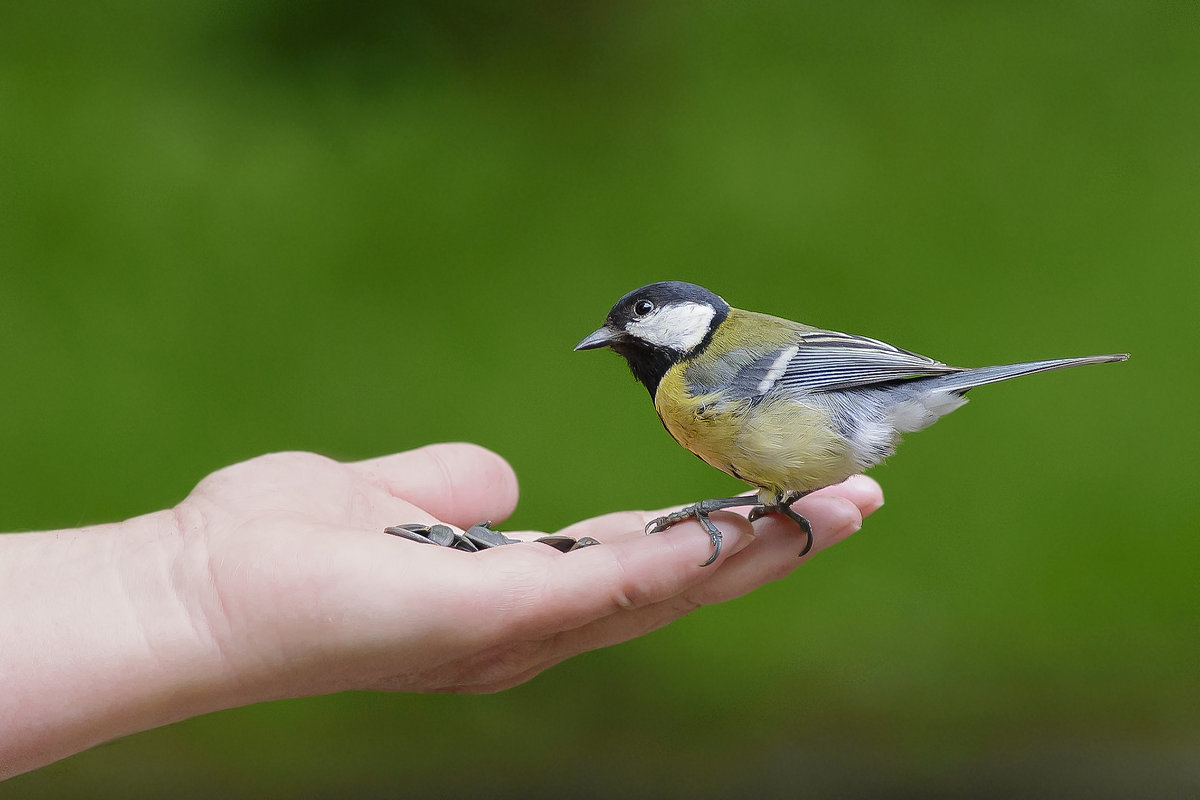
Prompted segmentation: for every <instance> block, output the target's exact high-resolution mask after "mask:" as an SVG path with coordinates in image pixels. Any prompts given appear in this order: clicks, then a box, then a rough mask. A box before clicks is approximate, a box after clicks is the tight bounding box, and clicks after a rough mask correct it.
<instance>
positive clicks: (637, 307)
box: [633, 300, 654, 317]
mask: <svg viewBox="0 0 1200 800" xmlns="http://www.w3.org/2000/svg"><path fill="white" fill-rule="evenodd" d="M653 310H654V303H651V302H650V301H649V300H638V301H637V302H636V303H634V304H633V313H634V314H637V315H638V316H639V317H644V316H646V315H647V314H649V313H650V312H651V311H653Z"/></svg>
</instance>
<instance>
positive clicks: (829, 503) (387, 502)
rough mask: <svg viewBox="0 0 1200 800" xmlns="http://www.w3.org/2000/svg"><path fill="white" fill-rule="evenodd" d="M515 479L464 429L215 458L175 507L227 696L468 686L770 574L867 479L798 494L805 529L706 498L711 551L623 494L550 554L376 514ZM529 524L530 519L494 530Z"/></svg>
mask: <svg viewBox="0 0 1200 800" xmlns="http://www.w3.org/2000/svg"><path fill="white" fill-rule="evenodd" d="M516 499H517V484H516V479H515V477H514V476H513V474H512V471H511V469H510V468H509V466H508V465H507V464H506V463H505V462H504V461H503V460H502V459H501V458H500V457H498V456H496V455H495V454H492V453H490V452H488V451H486V450H484V449H482V448H480V447H477V446H474V445H467V444H444V445H433V446H430V447H424V448H421V449H418V450H413V451H410V452H406V453H400V454H397V455H393V456H386V457H383V458H378V459H373V460H369V461H362V462H357V463H347V464H342V463H338V462H336V461H332V460H330V459H327V458H323V457H321V456H316V455H313V454H309V453H281V454H276V455H270V456H263V457H260V458H256V459H252V460H250V461H247V462H244V463H241V464H237V465H234V466H232V467H228V468H226V469H223V470H220V471H218V472H216V473H214V474H213V475H211V476H209V477H208V478H206V479H205V480H204V481H202V482H201V483H200V484H199V485H198V486H197V487H196V489H195V490H194V491H193V492H192V493H191V495H189V496H188V498H187V499H186V500H184V501H183V502H182V503H181V504H180V505H179V506H178V507H177V509H176V518H177V519H178V520H179V523H180V527H181V530H182V531H183V541H184V542H185V543H186V546H185V548H184V549H183V551H182V552H183V553H184V561H185V563H186V565H187V566H186V567H185V568H184V569H183V570H182V573H181V574H184V575H189V574H190V575H193V576H202V579H201V580H196V581H191V582H189V583H186V584H184V585H183V587H182V588H183V589H184V590H185V591H186V592H187V593H188V594H187V596H186V597H185V598H184V601H185V604H186V605H187V606H188V607H189V608H191V609H192V611H193V616H194V620H195V622H194V628H195V629H196V630H197V631H200V632H201V635H202V637H203V638H205V639H206V641H207V644H208V646H209V647H210V648H212V651H213V652H214V653H219V654H220V659H221V661H222V662H223V665H224V669H225V670H227V673H228V674H229V675H231V676H236V683H237V685H238V687H239V691H240V692H241V696H240V699H239V700H238V701H237V702H248V701H250V699H268V698H271V697H284V696H299V695H309V694H321V693H327V692H334V691H340V690H345V689H384V690H402V691H422V692H426V691H457V692H486V691H495V690H499V689H504V688H507V687H510V686H513V685H516V684H519V683H521V682H523V681H525V680H528V679H529V678H531V677H533V676H534V675H536V674H538V673H539V672H541V671H542V670H544V669H546V668H547V667H550V666H552V665H553V664H556V663H558V662H559V661H562V660H564V659H566V658H569V657H570V656H572V655H575V654H577V653H580V652H583V651H586V650H592V649H596V648H599V647H604V646H606V645H610V644H616V643H618V642H622V641H625V640H627V639H631V638H634V637H636V636H640V635H642V634H644V633H647V632H649V631H652V630H654V629H656V628H659V627H662V626H663V625H666V624H667V623H669V622H671V621H672V620H674V619H677V618H679V617H681V616H683V615H684V614H687V613H689V612H690V611H692V610H694V609H696V608H698V607H699V606H702V605H708V604H712V603H718V602H723V601H725V600H729V599H732V598H734V597H738V596H740V595H742V594H745V593H746V592H748V591H751V590H752V589H754V588H756V587H758V586H760V585H762V584H763V583H765V582H767V581H769V580H772V579H775V578H780V577H783V576H784V575H786V574H788V573H790V572H791V571H792V570H793V569H794V568H795V567H796V566H798V565H799V564H801V563H803V561H805V560H807V558H811V557H812V555H814V554H815V553H816V552H818V551H820V550H821V549H823V548H825V547H828V546H830V545H832V544H834V543H836V542H837V541H840V540H841V539H843V538H845V537H846V536H848V535H849V534H850V533H852V532H853V531H855V530H857V529H858V527H859V526H860V525H861V521H862V517H863V516H865V515H867V514H870V513H871V512H872V511H874V510H875V509H876V508H878V507H879V506H880V505H881V504H882V495H881V493H880V490H879V487H878V485H877V484H875V482H874V481H872V480H870V479H869V478H864V477H861V476H859V477H855V478H852V479H850V480H849V481H846V482H845V483H843V484H841V485H839V486H836V487H830V488H828V489H825V490H822V491H820V492H816V493H814V494H813V495H811V496H809V497H806V498H804V499H803V500H802V501H800V503H798V505H797V509H798V510H799V511H800V513H802V514H803V515H804V516H805V517H807V518H808V519H809V521H810V522H811V523H812V526H813V533H814V539H815V541H814V546H813V550H812V552H811V553H810V554H809V555H808V556H806V557H805V559H798V558H797V557H796V555H797V553H798V552H799V549H800V547H802V545H803V535H802V534H801V532H800V531H799V530H798V529H797V528H796V527H795V525H794V523H792V522H790V521H788V520H784V519H782V518H779V517H776V516H770V517H766V518H764V519H761V520H758V521H756V522H755V523H754V524H753V525H751V523H749V522H747V521H746V519H745V518H744V517H741V516H738V515H735V514H730V513H719V514H714V515H713V517H712V519H713V521H714V522H715V523H716V524H717V525H718V527H719V528H720V529H721V531H722V533H723V534H724V537H725V549H724V552H723V554H722V557H721V558H720V559H719V560H718V561H717V562H716V563H715V564H714V565H712V566H710V567H699V566H698V564H699V563H700V562H701V561H703V560H704V559H705V558H706V557H707V556H708V553H709V548H710V547H711V545H710V543H709V538H708V536H707V534H705V533H704V532H703V530H702V529H701V528H700V526H699V525H698V524H696V523H695V522H689V523H684V524H680V525H677V526H675V527H673V528H671V529H670V530H668V531H666V532H664V533H660V534H655V535H653V536H647V535H645V533H644V526H645V525H646V523H647V522H648V521H649V520H651V519H653V518H654V517H656V516H658V515H659V514H660V513H661V512H640V511H627V512H618V513H615V514H608V515H605V516H601V517H597V518H595V519H591V520H587V521H584V522H580V523H577V524H575V525H572V526H570V527H568V528H566V529H564V530H563V531H561V533H563V534H566V535H569V536H573V537H582V536H592V537H594V538H596V539H598V540H600V542H601V543H602V544H603V546H602V547H590V548H586V549H583V550H579V551H575V552H572V553H569V554H563V553H560V552H558V551H557V550H555V549H553V548H550V547H548V546H546V545H543V544H537V543H533V542H529V541H526V542H524V543H521V544H514V545H506V546H502V547H496V548H492V549H489V550H484V551H481V552H479V553H463V552H459V551H455V550H450V549H445V548H439V547H432V546H429V545H422V544H417V543H414V542H410V541H406V540H404V539H400V538H397V537H392V536H387V535H384V534H383V533H382V530H383V528H384V527H386V526H388V525H393V524H396V523H400V522H421V523H426V524H430V523H433V522H443V523H446V524H450V525H453V526H456V527H459V528H465V527H468V526H470V525H472V524H474V523H476V522H479V521H480V520H482V519H495V520H502V519H504V518H505V517H507V516H508V515H509V513H511V511H512V509H513V507H514V506H515V505H516ZM505 535H507V536H509V537H512V538H518V539H522V540H531V539H533V538H535V537H537V536H540V535H543V534H541V533H537V532H512V531H507V530H506V531H505Z"/></svg>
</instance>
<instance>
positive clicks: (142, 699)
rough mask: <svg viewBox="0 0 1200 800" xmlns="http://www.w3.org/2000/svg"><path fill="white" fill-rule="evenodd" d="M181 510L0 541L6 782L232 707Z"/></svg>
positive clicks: (0, 704)
mask: <svg viewBox="0 0 1200 800" xmlns="http://www.w3.org/2000/svg"><path fill="white" fill-rule="evenodd" d="M202 550H203V542H202V541H198V540H189V537H188V536H187V535H186V534H185V533H184V531H182V530H181V526H180V524H179V519H178V517H177V516H176V514H175V513H174V512H170V511H164V512H157V513H153V514H147V515H144V516H141V517H137V518H135V519H131V520H127V521H125V522H121V523H114V524H110V525H97V526H92V527H88V528H82V529H77V530H65V531H52V532H46V533H28V534H8V535H5V536H3V537H0V602H2V603H3V608H4V610H3V612H2V614H0V642H3V647H2V648H0V673H2V674H4V675H5V683H6V687H5V688H6V691H5V692H3V693H0V695H2V696H0V779H3V778H5V777H8V776H10V775H14V774H17V773H19V772H23V771H26V770H29V769H34V768H36V767H38V766H41V765H43V764H46V763H49V762H50V761H53V760H55V759H58V758H62V757H64V756H66V755H70V754H72V753H75V752H78V751H80V750H83V749H86V748H88V747H91V746H93V745H95V744H98V743H100V742H103V741H107V740H109V739H113V738H117V737H120V736H124V735H127V734H130V733H135V732H137V731H141V730H146V729H149V728H153V727H157V726H159V725H164V724H167V723H170V722H174V721H177V720H179V719H183V718H185V717H189V716H194V715H196V714H201V713H205V712H207V711H213V710H216V709H219V708H224V707H227V706H229V705H232V704H234V703H236V702H237V701H236V699H235V696H236V691H237V689H236V683H235V682H234V681H232V680H231V677H232V676H231V675H230V672H231V670H229V669H228V667H227V665H226V662H225V658H224V656H223V654H222V653H221V650H220V648H219V647H218V646H216V640H215V639H214V638H213V637H212V636H211V634H210V632H209V631H208V630H207V629H206V626H205V624H204V622H203V616H202V615H197V613H196V608H195V607H194V602H193V599H194V598H193V597H190V596H189V593H192V594H194V592H195V588H194V587H196V586H197V585H202V583H203V582H202V580H201V581H197V572H198V571H199V570H201V569H203V568H204V567H203V565H204V563H205V559H204V557H203V554H202V552H201V551H202Z"/></svg>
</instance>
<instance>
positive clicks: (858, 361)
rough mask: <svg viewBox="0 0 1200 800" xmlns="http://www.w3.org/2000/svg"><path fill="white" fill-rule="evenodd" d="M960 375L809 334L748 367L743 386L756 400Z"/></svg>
mask: <svg viewBox="0 0 1200 800" xmlns="http://www.w3.org/2000/svg"><path fill="white" fill-rule="evenodd" d="M959 371H960V368H958V367H951V366H947V365H946V364H943V363H942V362H940V361H934V360H933V359H932V358H926V357H925V356H922V355H918V354H916V353H912V352H909V351H908V350H902V349H900V348H899V347H895V346H893V345H890V344H888V343H886V342H881V341H878V340H876V339H868V338H867V337H865V336H854V335H851V334H848V333H838V332H836V331H823V330H808V331H804V332H802V333H800V334H799V335H798V336H797V337H796V339H795V340H794V342H793V343H792V344H791V345H789V346H785V347H781V348H779V349H777V350H774V351H773V352H771V353H767V354H764V355H763V356H761V357H760V358H758V359H756V360H755V361H754V362H753V363H751V364H748V365H746V366H745V368H744V369H743V370H742V371H741V374H739V376H738V382H739V383H740V384H742V385H743V386H744V387H746V388H748V389H750V388H752V389H753V390H755V393H756V394H765V393H766V392H768V391H771V390H773V389H775V390H779V389H782V390H786V391H792V392H829V391H834V390H837V389H853V388H857V387H860V386H871V385H873V384H878V383H886V382H889V381H898V380H907V379H911V378H923V377H928V376H931V375H945V374H948V373H951V372H959Z"/></svg>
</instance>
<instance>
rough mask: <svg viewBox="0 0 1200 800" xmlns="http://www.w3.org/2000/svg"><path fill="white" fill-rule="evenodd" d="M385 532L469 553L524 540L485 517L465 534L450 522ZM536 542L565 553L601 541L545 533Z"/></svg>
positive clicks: (412, 540) (388, 529) (395, 526)
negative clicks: (500, 529)
mask: <svg viewBox="0 0 1200 800" xmlns="http://www.w3.org/2000/svg"><path fill="white" fill-rule="evenodd" d="M383 532H384V533H390V534H392V535H393V536H400V537H402V538H404V539H408V540H409V541H411V542H420V543H421V544H436V545H438V546H440V547H449V548H452V549H454V550H464V551H466V552H468V553H474V552H478V551H479V550H487V549H490V548H492V547H499V546H501V545H505V544H518V543H520V541H521V540H520V539H510V538H509V537H507V536H505V535H504V534H503V533H501V532H500V531H494V530H492V521H491V520H484V521H483V522H480V523H479V524H478V525H472V526H471V527H469V528H467V529H466V530H465V531H463V532H462V533H455V531H454V529H453V528H451V527H450V526H449V525H422V524H420V523H408V524H406V525H393V526H392V527H390V528H384V529H383ZM534 541H535V542H541V543H542V544H548V545H550V546H551V547H553V548H554V549H555V550H558V551H560V552H563V553H569V552H570V551H572V550H578V549H580V548H581V547H590V546H592V545H594V544H600V542H598V541H596V540H595V539H593V538H592V537H590V536H584V537H583V538H581V539H575V538H572V537H570V536H542V537H539V538H537V539H534Z"/></svg>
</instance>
